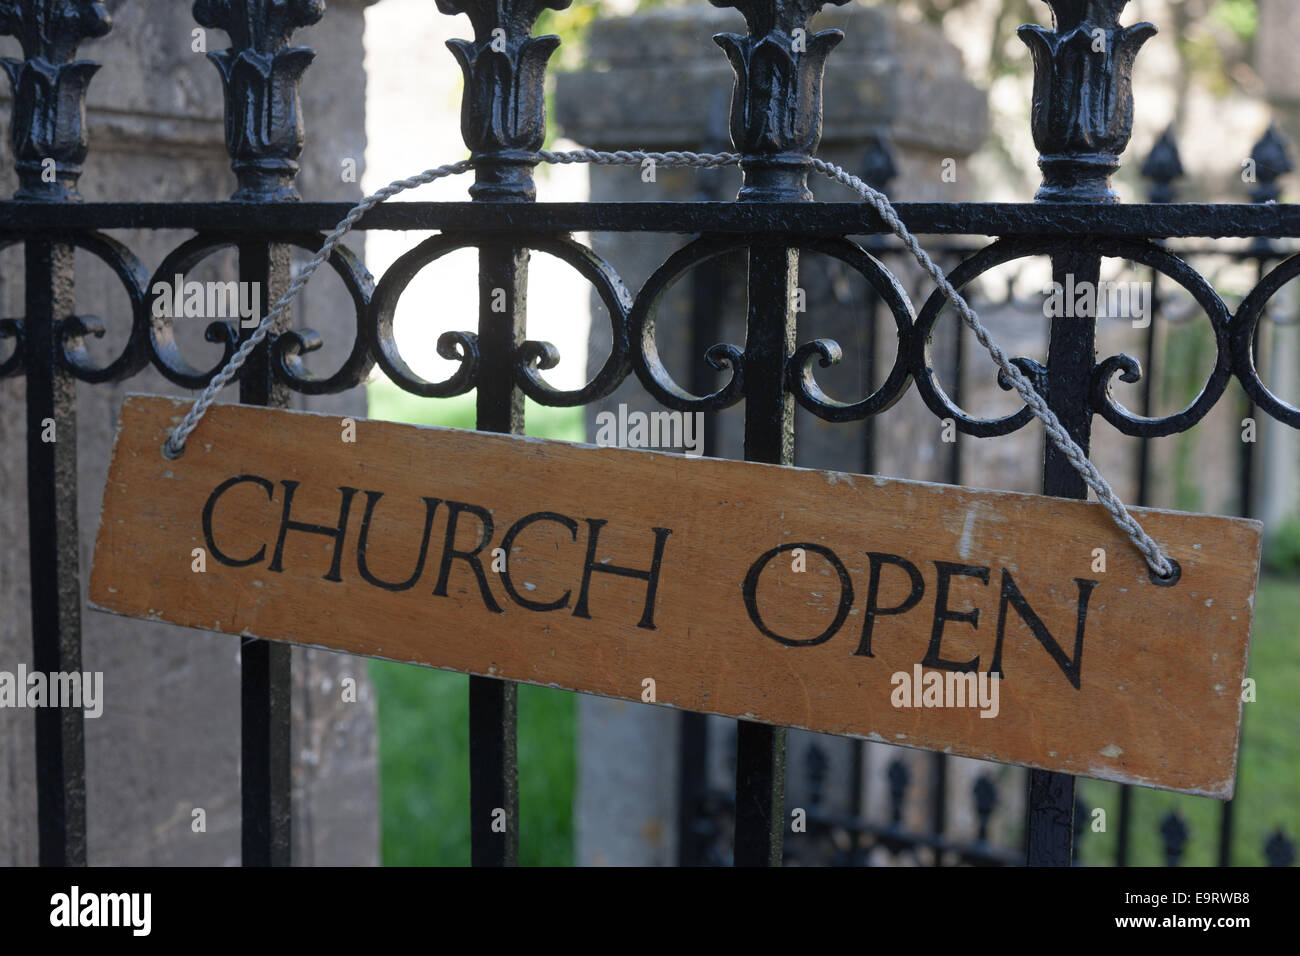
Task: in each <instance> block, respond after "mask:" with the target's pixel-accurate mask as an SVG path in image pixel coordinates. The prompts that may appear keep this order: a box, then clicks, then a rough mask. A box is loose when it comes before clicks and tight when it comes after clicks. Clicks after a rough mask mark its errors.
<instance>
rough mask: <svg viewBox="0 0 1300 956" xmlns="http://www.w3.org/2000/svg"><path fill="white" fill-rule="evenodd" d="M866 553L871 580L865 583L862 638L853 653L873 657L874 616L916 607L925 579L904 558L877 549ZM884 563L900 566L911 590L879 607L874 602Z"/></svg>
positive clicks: (906, 610) (876, 597)
mask: <svg viewBox="0 0 1300 956" xmlns="http://www.w3.org/2000/svg"><path fill="white" fill-rule="evenodd" d="M866 554H867V557H868V558H869V559H870V560H871V581H870V583H869V584H868V585H867V610H866V617H865V618H864V619H863V621H862V640H861V642H859V644H858V649H857V650H856V651H854V652H853V653H854V654H856V655H858V656H860V657H874V656H875V655H874V654H872V653H871V630H872V628H873V627H875V623H876V618H877V617H878V616H880V615H884V614H906V613H907V612H908V611H910V610H912V608H914V607H916V605H917V603H918V602H919V601H920V600H921V597H922V595H924V594H925V580H924V579H923V578H922V577H921V572H920V571H918V570H917V568H916V565H915V564H913V563H912V562H911V561H908V560H907V559H906V558H900V557H899V556H898V555H896V554H883V553H880V552H877V551H868V552H867V553H866ZM886 564H892V565H894V566H895V567H898V568H902V569H903V570H904V571H906V572H907V576H908V577H909V578H910V579H911V587H912V589H911V591H909V592H908V594H907V597H905V598H904V599H903V600H902V601H901V602H900V603H898V604H896V605H894V606H893V607H881V606H880V605H879V604H877V603H876V602H877V600H878V599H879V597H880V569H881V568H883V567H884V566H885V565H886Z"/></svg>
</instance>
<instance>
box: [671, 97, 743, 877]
mask: <svg viewBox="0 0 1300 956" xmlns="http://www.w3.org/2000/svg"><path fill="white" fill-rule="evenodd" d="M725 105H726V103H725V101H724V102H723V103H722V107H723V109H721V110H719V109H717V108H716V107H715V113H717V114H718V115H720V116H721V115H725ZM720 135H725V121H724V122H723V133H722V134H720ZM723 148H724V146H723V145H719V144H718V143H707V144H706V149H709V150H710V151H714V152H716V151H719V150H721V149H723ZM720 187H721V182H720V177H719V172H718V170H703V171H702V172H701V174H700V181H699V188H698V190H697V193H696V198H697V199H698V201H700V202H716V201H718V199H720V198H721V188H720ZM730 265H731V258H730V257H723V258H720V259H710V260H708V261H707V262H702V263H700V264H699V265H698V266H697V267H696V268H695V269H694V270H693V272H692V274H691V320H690V322H689V323H688V325H687V329H686V336H687V338H688V340H689V343H690V344H689V346H688V349H687V354H688V355H690V356H692V358H693V362H692V365H691V391H692V392H693V393H694V394H696V395H705V394H708V393H709V392H711V391H713V378H714V376H715V374H716V373H714V372H713V370H712V369H711V368H710V367H709V366H708V364H707V362H706V361H705V360H704V353H705V350H706V349H708V348H709V346H711V345H713V344H714V343H715V342H719V341H721V337H720V329H721V321H720V310H721V307H722V304H723V303H724V302H726V301H727V299H728V294H729V292H730V288H731V282H730V281H729V276H728V274H727V270H728V268H730ZM715 422H716V417H715V416H713V415H709V417H708V418H707V419H706V427H705V429H704V448H703V451H704V455H705V457H707V458H713V457H716V456H717V453H718V447H717V438H716V429H715V427H714V425H715ZM677 757H678V780H677V865H678V866H702V865H704V864H705V863H706V862H707V860H706V859H705V850H706V847H705V846H704V845H703V843H702V839H701V831H702V830H703V829H704V824H705V821H702V820H701V819H700V817H701V815H702V814H703V812H704V807H703V802H702V801H703V797H704V796H705V794H707V793H708V790H709V719H708V717H707V716H705V715H704V714H697V713H692V712H691V711H682V714H681V717H680V719H679V722H678V744H677Z"/></svg>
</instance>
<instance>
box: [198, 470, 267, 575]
mask: <svg viewBox="0 0 1300 956" xmlns="http://www.w3.org/2000/svg"><path fill="white" fill-rule="evenodd" d="M244 482H249V483H251V484H254V485H261V486H262V487H263V488H265V489H266V500H267V501H274V500H275V498H274V496H275V485H273V484H272V483H271V482H270V481H269V480H267V479H266V478H259V477H258V476H257V475H236V476H235V477H233V478H227V479H226V480H225V481H223V482H222V483H221V484H219V485H217V487H216V488H215V489H213V491H212V494H211V495H209V496H208V500H207V503H206V504H205V505H204V506H203V540H204V541H206V542H207V545H208V553H209V554H211V555H212V556H213V557H214V558H216V559H217V560H218V561H219V562H221V563H222V564H224V565H226V566H228V567H232V568H246V567H248V566H249V565H250V564H257V563H258V562H259V561H261V560H262V559H263V558H264V557H266V542H262V547H261V548H260V549H258V552H257V554H255V555H253V556H252V557H251V558H244V559H242V560H241V559H239V558H232V557H228V556H227V555H226V554H225V552H223V551H222V550H221V549H220V548H218V547H217V542H216V541H215V540H214V539H213V537H212V513H213V511H215V510H216V507H217V499H218V498H220V497H221V496H222V495H224V494H225V493H226V492H227V491H229V490H230V489H231V488H233V487H235V485H238V484H243V483H244Z"/></svg>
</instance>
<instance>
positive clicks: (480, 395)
mask: <svg viewBox="0 0 1300 956" xmlns="http://www.w3.org/2000/svg"><path fill="white" fill-rule="evenodd" d="M475 201H484V200H480V199H478V198H477V197H476V199H475ZM498 289H502V290H505V309H504V311H501V312H494V311H493V308H492V307H493V304H494V302H499V301H500V297H499V296H498V295H497V294H496V290H498ZM527 295H528V250H527V249H524V248H521V247H518V246H512V245H485V246H483V247H482V248H481V249H480V251H479V323H478V329H479V332H478V335H479V339H478V341H479V351H480V356H481V365H480V372H479V378H478V392H477V395H476V397H475V401H476V405H477V415H478V417H477V425H478V428H479V430H480V431H489V432H501V433H504V434H508V435H522V434H523V432H524V395H523V392H521V391H520V390H519V389H518V388H516V387H515V380H514V358H515V349H516V348H517V347H518V346H519V345H520V344H521V343H522V342H523V340H524V328H525V308H526V299H527ZM517 715H518V685H516V684H515V683H513V682H511V681H503V680H498V679H497V678H495V677H470V679H469V804H470V860H471V862H472V863H473V865H474V866H514V865H515V864H516V863H517V862H518V861H519V771H518V764H517V754H518V739H517V727H518V720H517ZM502 812H504V815H505V819H504V820H502V819H501V814H502Z"/></svg>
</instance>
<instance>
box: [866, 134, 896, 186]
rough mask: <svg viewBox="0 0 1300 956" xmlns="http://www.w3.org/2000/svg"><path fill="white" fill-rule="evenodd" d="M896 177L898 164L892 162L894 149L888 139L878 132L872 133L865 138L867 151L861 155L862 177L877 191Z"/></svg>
mask: <svg viewBox="0 0 1300 956" xmlns="http://www.w3.org/2000/svg"><path fill="white" fill-rule="evenodd" d="M897 178H898V166H897V165H896V164H895V163H894V151H893V150H892V149H890V147H889V143H888V141H886V139H885V137H883V136H881V135H880V134H879V133H873V134H872V135H871V138H870V139H868V140H867V151H866V153H865V154H864V155H863V157H862V179H863V181H864V182H866V184H867V185H868V186H870V187H871V188H872V189H874V190H876V191H877V192H884V191H885V190H886V189H887V188H888V186H889V184H890V183H891V182H893V181H894V180H895V179H897Z"/></svg>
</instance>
